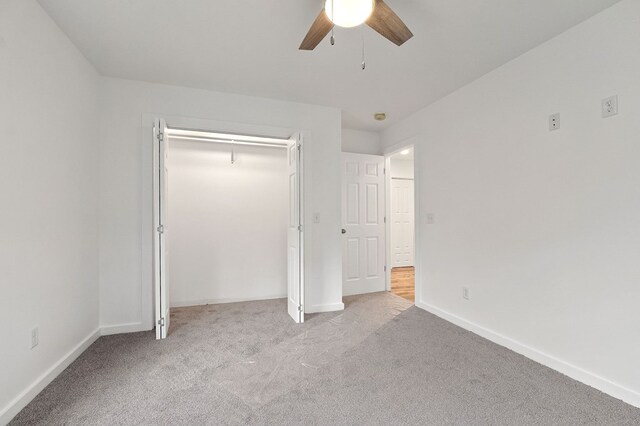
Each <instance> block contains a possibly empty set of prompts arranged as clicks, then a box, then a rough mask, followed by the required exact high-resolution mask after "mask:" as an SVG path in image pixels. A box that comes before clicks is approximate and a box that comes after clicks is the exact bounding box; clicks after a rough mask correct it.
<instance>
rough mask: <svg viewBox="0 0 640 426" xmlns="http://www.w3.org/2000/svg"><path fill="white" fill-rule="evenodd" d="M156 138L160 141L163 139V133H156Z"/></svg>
mask: <svg viewBox="0 0 640 426" xmlns="http://www.w3.org/2000/svg"><path fill="white" fill-rule="evenodd" d="M158 140H159V141H160V142H162V141H163V140H164V133H158Z"/></svg>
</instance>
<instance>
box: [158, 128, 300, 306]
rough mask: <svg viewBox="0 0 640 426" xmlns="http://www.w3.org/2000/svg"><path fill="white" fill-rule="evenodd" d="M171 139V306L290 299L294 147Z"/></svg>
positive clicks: (169, 167)
mask: <svg viewBox="0 0 640 426" xmlns="http://www.w3.org/2000/svg"><path fill="white" fill-rule="evenodd" d="M233 149H234V158H235V162H234V164H231V154H230V153H231V146H230V145H226V144H216V143H210V142H194V141H186V140H178V139H170V140H169V161H168V169H169V197H168V199H169V222H168V225H169V226H168V230H169V232H168V237H169V247H170V248H169V252H170V256H169V277H170V278H169V283H170V284H169V289H170V298H169V300H170V302H171V306H192V305H201V304H207V303H222V302H230V301H241V300H258V299H273V298H279V297H286V296H287V225H288V214H289V213H288V212H289V210H288V207H289V197H288V176H289V173H288V162H287V150H286V149H280V148H265V147H256V146H242V145H237V146H235V147H234V148H233Z"/></svg>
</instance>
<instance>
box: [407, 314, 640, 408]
mask: <svg viewBox="0 0 640 426" xmlns="http://www.w3.org/2000/svg"><path fill="white" fill-rule="evenodd" d="M416 306H417V307H419V308H421V309H424V310H425V311H427V312H430V313H432V314H434V315H436V316H438V317H440V318H442V319H444V320H446V321H449V322H450V323H453V324H455V325H457V326H459V327H462V328H464V329H465V330H468V331H471V332H472V333H475V334H477V335H478V336H481V337H484V338H485V339H487V340H490V341H492V342H493V343H496V344H498V345H500V346H504V347H506V348H508V349H511V350H512V351H514V352H516V353H518V354H520V355H523V356H526V357H527V358H529V359H531V360H533V361H536V362H538V363H540V364H542V365H544V366H546V367H549V368H551V369H553V370H556V371H558V372H560V373H562V374H564V375H566V376H569V377H571V378H572V379H574V380H577V381H579V382H581V383H584V384H586V385H589V386H591V387H593V388H595V389H598V390H599V391H602V392H604V393H606V394H607V395H610V396H612V397H614V398H617V399H621V400H622V401H624V402H626V403H627V404H631V405H633V406H635V407H638V408H640V393H638V392H636V391H634V390H632V389H629V388H626V387H624V386H621V385H619V384H617V383H614V382H612V381H611V380H608V379H605V378H604V377H600V376H598V375H597V374H593V373H591V372H589V371H586V370H583V369H582V368H580V367H577V366H575V365H573V364H570V363H568V362H566V361H563V360H561V359H558V358H556V357H554V356H551V355H548V354H546V353H544V352H541V351H539V350H537V349H534V348H532V347H530V346H527V345H525V344H523V343H520V342H518V341H517V340H513V339H512V338H509V337H507V336H504V335H502V334H500V333H497V332H495V331H493V330H490V329H488V328H485V327H482V326H480V325H478V324H476V323H473V322H471V321H468V320H466V319H464V318H461V317H459V316H457V315H454V314H452V313H449V312H447V311H444V310H442V309H440V308H437V307H435V306H433V305H429V304H427V303H424V302H416Z"/></svg>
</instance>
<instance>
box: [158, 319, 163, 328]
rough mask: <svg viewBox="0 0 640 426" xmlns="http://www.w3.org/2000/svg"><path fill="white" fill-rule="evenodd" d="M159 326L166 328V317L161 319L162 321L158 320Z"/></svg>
mask: <svg viewBox="0 0 640 426" xmlns="http://www.w3.org/2000/svg"><path fill="white" fill-rule="evenodd" d="M158 325H159V326H160V327H164V317H162V318H160V319H159V320H158Z"/></svg>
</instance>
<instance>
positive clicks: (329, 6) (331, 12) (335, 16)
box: [299, 0, 413, 50]
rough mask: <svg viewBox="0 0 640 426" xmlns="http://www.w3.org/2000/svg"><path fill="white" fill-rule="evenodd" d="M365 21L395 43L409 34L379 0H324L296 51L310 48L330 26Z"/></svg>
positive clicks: (406, 38) (323, 36) (326, 32)
mask: <svg viewBox="0 0 640 426" xmlns="http://www.w3.org/2000/svg"><path fill="white" fill-rule="evenodd" d="M364 23H366V24H367V25H368V26H370V27H371V28H373V29H374V30H376V31H377V32H378V33H379V34H380V35H382V36H383V37H384V38H386V39H388V40H390V41H392V42H393V43H395V44H396V45H398V46H401V45H402V44H404V42H405V41H407V40H409V39H410V38H411V37H413V33H411V31H410V30H409V28H407V26H406V25H405V24H404V22H402V20H401V19H400V18H399V17H398V15H396V14H395V12H394V11H393V10H391V8H390V7H389V6H388V5H387V4H386V3H385V2H384V1H383V0H325V4H324V9H322V11H321V12H320V15H318V17H317V18H316V20H315V21H314V22H313V24H312V25H311V28H310V29H309V32H308V33H307V35H306V36H305V38H304V40H302V44H300V47H299V49H300V50H313V49H315V48H316V46H317V45H318V44H320V42H321V41H322V40H323V39H324V38H325V37H326V35H327V34H329V32H330V31H331V30H332V29H333V27H334V25H337V26H339V27H345V28H351V27H355V26H358V25H361V24H364Z"/></svg>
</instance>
